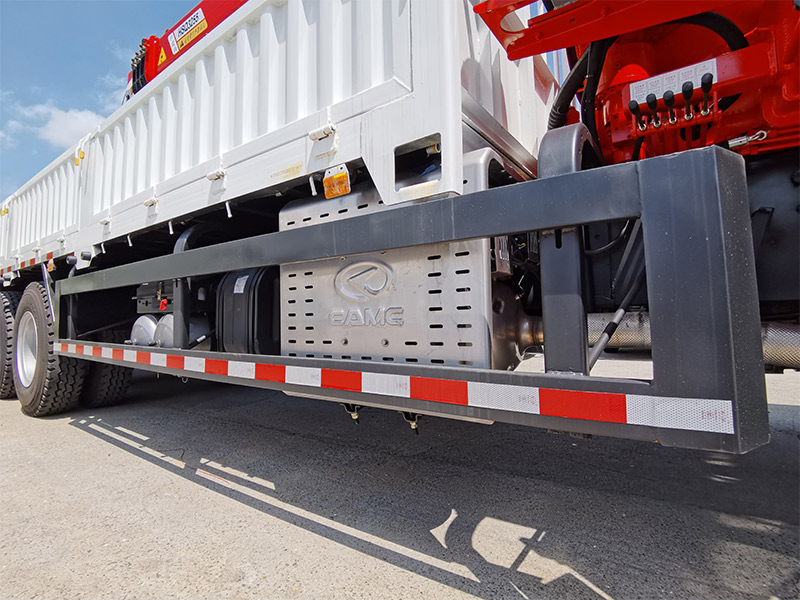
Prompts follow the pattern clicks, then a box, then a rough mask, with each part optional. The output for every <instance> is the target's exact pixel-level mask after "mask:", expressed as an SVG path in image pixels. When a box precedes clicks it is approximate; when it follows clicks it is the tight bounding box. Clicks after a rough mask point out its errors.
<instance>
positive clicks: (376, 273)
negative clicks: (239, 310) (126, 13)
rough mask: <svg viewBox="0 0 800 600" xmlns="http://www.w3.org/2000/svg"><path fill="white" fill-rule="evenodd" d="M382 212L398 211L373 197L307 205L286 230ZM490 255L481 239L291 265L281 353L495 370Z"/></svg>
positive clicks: (293, 212) (294, 209)
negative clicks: (491, 346)
mask: <svg viewBox="0 0 800 600" xmlns="http://www.w3.org/2000/svg"><path fill="white" fill-rule="evenodd" d="M362 206H363V207H364V208H359V207H362ZM345 208H346V209H348V210H347V212H340V211H342V210H343V209H345ZM376 210H391V209H390V208H386V207H384V206H383V205H382V204H379V203H378V198H377V194H374V192H373V193H370V191H367V192H365V193H353V194H350V195H349V196H343V197H340V198H335V199H333V200H323V201H309V200H303V201H298V202H294V203H291V204H289V205H287V206H286V207H285V208H284V209H283V211H282V212H281V215H280V223H281V229H287V228H294V227H298V226H309V225H314V224H317V223H319V222H321V220H322V221H327V220H334V219H342V218H349V217H350V216H356V215H358V214H364V213H366V212H373V211H376ZM353 212H355V214H352V213H353ZM322 215H325V216H322ZM309 216H310V217H311V219H310V220H306V221H305V222H304V219H306V218H307V217H309ZM489 252H490V250H489V244H488V241H485V240H477V241H469V242H457V243H452V244H433V245H429V246H419V247H414V248H401V249H397V250H388V251H384V252H380V253H374V254H362V255H356V256H344V257H335V258H329V259H322V260H316V261H311V262H306V263H296V264H288V265H282V266H281V314H282V317H283V318H282V319H281V329H282V331H281V340H282V353H283V354H284V355H285V356H301V357H314V358H341V359H344V360H363V361H377V362H395V363H397V362H400V363H408V364H418V365H426V364H427V365H447V366H474V367H478V368H489V367H490V363H491V358H490V356H491V355H490V338H489V336H490V323H491V318H490V316H491V314H490V310H491V288H490V285H491V283H490V282H491V274H490V272H489V269H490V268H491V265H490V255H489Z"/></svg>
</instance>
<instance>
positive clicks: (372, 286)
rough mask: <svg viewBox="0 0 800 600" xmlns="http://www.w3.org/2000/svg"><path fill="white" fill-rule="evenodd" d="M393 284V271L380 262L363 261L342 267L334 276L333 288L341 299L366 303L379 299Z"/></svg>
mask: <svg viewBox="0 0 800 600" xmlns="http://www.w3.org/2000/svg"><path fill="white" fill-rule="evenodd" d="M393 283H394V271H392V269H391V268H390V267H389V266H388V265H385V264H383V263H382V262H378V261H374V260H364V261H360V262H356V263H352V264H350V265H347V266H346V267H344V268H343V269H342V270H341V271H339V272H338V273H337V274H336V278H335V279H334V282H333V284H334V286H335V287H336V292H337V293H338V294H339V295H340V296H342V297H343V298H347V299H349V300H358V301H359V302H367V301H368V300H372V299H373V298H380V297H381V296H383V295H385V294H386V292H388V291H389V288H390V287H391V286H392V284H393Z"/></svg>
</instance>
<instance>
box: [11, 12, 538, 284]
mask: <svg viewBox="0 0 800 600" xmlns="http://www.w3.org/2000/svg"><path fill="white" fill-rule="evenodd" d="M472 4H473V3H472V2H471V1H469V0H441V1H438V0H437V1H435V2H432V1H430V0H385V1H382V2H375V1H372V0H251V1H250V2H248V3H247V4H245V5H244V6H242V8H240V9H239V10H238V11H236V12H235V13H234V14H232V15H231V16H230V17H229V18H228V19H227V20H225V21H224V22H223V23H222V24H221V25H220V26H219V27H217V28H216V29H215V30H213V31H212V32H211V33H209V34H208V35H207V36H206V37H205V38H204V39H203V40H202V41H201V42H200V43H198V44H197V45H195V46H194V47H193V48H192V49H191V50H190V51H188V52H187V53H186V54H185V55H183V56H182V57H181V58H180V59H179V60H177V61H176V62H175V63H174V64H173V65H171V66H170V68H168V69H167V70H166V71H165V72H164V73H162V74H161V75H160V76H159V77H157V78H156V79H155V80H154V81H152V82H150V83H148V84H147V85H146V86H145V87H144V89H143V90H141V91H140V92H139V93H138V94H136V95H135V96H134V97H133V98H132V99H131V100H130V101H129V102H127V103H126V104H125V105H123V106H122V107H120V108H119V109H118V110H117V111H116V112H115V113H114V114H112V115H111V116H110V117H109V118H108V119H106V121H105V122H104V123H102V124H101V125H100V126H99V127H98V128H97V129H96V130H95V131H92V132H91V133H90V134H89V135H87V136H86V137H85V138H84V139H83V140H80V141H79V142H78V143H77V144H76V146H75V147H73V148H71V149H69V150H68V151H67V152H65V153H64V154H63V155H62V156H61V157H59V158H58V159H57V160H55V161H54V162H53V163H52V164H51V165H49V166H48V167H47V168H46V169H44V170H43V171H42V172H41V173H40V174H38V175H37V176H36V177H35V178H33V179H32V180H31V181H30V182H28V183H27V184H26V185H25V186H23V187H22V188H21V189H20V190H19V191H18V192H16V193H15V194H13V195H12V196H11V197H10V198H8V199H7V200H6V201H5V202H4V203H3V212H4V213H5V214H4V215H3V217H2V220H0V234H2V239H0V269H2V271H4V272H5V271H9V270H12V271H13V270H16V269H19V268H20V267H21V266H22V267H28V266H30V265H31V264H35V263H37V262H40V261H43V260H45V258H46V257H49V256H56V257H58V256H62V255H64V254H67V253H70V252H75V253H76V254H77V255H78V256H80V255H81V252H82V251H86V250H89V251H92V252H96V251H97V245H99V244H100V243H101V242H104V241H107V240H111V239H119V238H122V237H124V236H126V235H129V234H135V233H136V232H137V231H139V230H141V229H144V228H149V227H152V226H153V225H157V224H160V223H165V222H167V221H169V220H172V219H176V218H180V217H182V216H184V215H187V214H190V213H193V212H196V211H199V210H202V209H204V208H207V207H209V206H212V205H217V204H220V203H224V202H226V201H231V200H235V199H236V198H238V197H240V196H243V195H245V194H249V193H252V192H256V191H259V190H266V189H269V188H275V187H276V186H280V185H282V184H284V183H286V182H289V181H293V180H302V179H303V178H307V177H308V175H309V174H311V173H318V172H321V171H323V170H324V169H326V168H327V167H329V166H333V165H337V164H341V163H345V162H349V161H355V160H363V161H364V163H365V164H366V166H367V167H368V169H369V171H370V174H371V176H372V178H373V180H374V182H375V185H376V187H377V189H378V192H379V193H380V195H381V197H382V198H383V199H384V201H385V203H386V204H394V203H398V202H403V201H406V200H409V199H414V198H419V197H427V196H431V195H438V194H448V193H456V194H457V193H461V191H462V156H463V147H462V146H463V144H464V139H463V132H462V128H463V127H464V126H465V123H466V124H467V126H469V127H470V128H471V129H472V130H474V131H478V132H479V133H480V134H481V136H482V138H481V139H487V140H488V142H487V143H491V145H493V146H495V147H496V148H498V149H499V150H501V151H502V152H504V153H505V154H506V155H507V156H509V157H510V158H511V159H512V160H513V161H515V162H516V163H517V164H520V163H524V165H523V166H524V167H525V168H527V169H528V170H533V167H531V165H532V162H533V161H532V155H533V154H535V152H536V149H537V148H538V142H539V139H540V137H541V135H543V133H544V130H545V121H546V103H547V102H548V99H549V98H550V97H551V94H552V77H551V76H550V74H549V72H548V71H547V68H546V66H545V65H544V62H543V61H541V60H538V59H537V61H534V60H531V59H528V60H523V61H518V62H516V63H512V62H510V61H508V60H507V59H506V58H505V55H504V53H503V52H502V49H501V48H500V47H499V46H498V44H497V43H496V41H495V40H494V38H493V37H492V36H491V34H490V33H489V31H488V29H486V28H485V26H484V25H483V23H482V22H481V21H480V19H479V18H478V17H477V16H476V15H474V14H473V12H472ZM54 60H55V57H54ZM331 125H332V126H333V127H332V128H330V127H329V126H331ZM326 128H330V129H333V133H331V134H330V135H327V136H324V137H323V134H322V133H321V132H324V131H325V130H326ZM426 139H436V140H440V141H441V147H442V171H441V177H440V179H439V180H437V181H432V182H426V183H424V184H421V185H416V186H410V187H406V188H400V189H396V185H395V173H394V165H395V162H394V154H395V149H396V148H398V147H401V148H402V147H404V146H408V145H412V146H413V144H414V143H415V142H417V141H419V140H426ZM525 168H523V171H524V170H525ZM86 264H88V263H86V262H85V261H83V260H79V264H78V266H79V268H80V267H83V266H86Z"/></svg>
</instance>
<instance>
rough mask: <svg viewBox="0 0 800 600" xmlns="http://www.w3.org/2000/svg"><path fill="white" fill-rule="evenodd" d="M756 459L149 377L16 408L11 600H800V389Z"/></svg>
mask: <svg viewBox="0 0 800 600" xmlns="http://www.w3.org/2000/svg"><path fill="white" fill-rule="evenodd" d="M768 388H769V390H770V420H771V426H772V441H771V443H770V444H769V445H767V446H765V447H762V448H759V449H757V450H755V451H753V452H751V453H749V454H746V455H743V456H734V455H728V454H722V453H717V452H701V451H691V450H681V449H672V448H664V447H661V446H658V445H655V444H648V443H643V442H633V441H627V440H616V439H610V438H594V439H592V440H585V439H577V438H573V437H570V436H568V435H559V434H551V433H547V432H544V431H541V430H536V429H531V428H527V427H521V426H513V425H505V424H494V425H491V426H487V425H480V424H474V423H466V422H460V421H451V420H445V419H437V418H430V417H428V418H424V419H423V420H422V421H421V424H420V434H419V435H414V434H413V432H412V431H411V430H410V428H409V427H408V425H407V424H406V423H405V422H404V421H403V419H402V418H401V416H400V415H398V414H396V413H393V412H389V411H383V410H377V409H374V410H369V409H367V410H364V411H363V412H362V413H361V422H360V425H356V424H355V423H354V422H353V421H352V420H351V419H350V417H349V416H348V415H347V413H346V412H345V411H344V410H343V409H342V408H341V407H340V406H338V405H336V404H333V403H327V402H322V401H316V400H310V399H301V398H291V397H288V396H286V395H284V394H281V393H274V392H266V391H263V390H254V389H247V388H239V387H232V386H225V385H222V384H213V383H206V382H198V381H190V382H188V383H185V384H184V383H181V382H180V381H179V380H177V379H175V378H172V377H161V378H160V379H156V378H155V377H154V376H153V375H148V374H139V375H137V376H136V377H135V378H134V380H133V382H132V384H131V388H130V393H129V400H128V401H127V402H126V403H125V404H123V405H120V406H117V407H113V408H108V409H103V410H97V411H78V412H74V413H71V414H68V415H64V416H61V417H53V418H48V419H38V420H37V419H31V418H28V417H25V416H23V415H22V414H21V412H20V411H19V407H18V404H17V402H16V401H3V402H0V453H1V454H0V455H1V456H2V460H0V481H2V487H0V598H3V599H5V598H8V599H12V598H13V599H16V598H53V599H59V600H61V599H67V598H74V599H78V598H81V599H82V598H102V599H116V598H126V599H132V598H154V599H159V600H161V599H165V598H186V599H200V598H209V599H217V598H313V599H319V598H436V599H439V598H462V597H469V596H475V597H478V598H487V599H488V598H514V599H519V598H521V599H529V600H533V599H534V598H536V599H539V598H542V599H559V600H560V599H573V598H575V599H582V598H591V599H596V598H603V599H608V598H615V599H627V598H642V599H648V600H649V599H660V598H680V599H682V598H686V599H699V598H724V599H726V600H728V599H730V600H734V599H739V598H742V599H744V598H761V599H772V598H779V599H781V600H788V599H790V598H798V597H799V596H800V587H798V585H799V584H798V575H799V573H800V559H799V558H798V551H799V547H800V546H799V543H798V536H799V532H800V530H799V529H798V523H799V521H800V475H799V473H800V458H799V457H800V401H798V399H799V398H800V373H796V372H787V373H785V374H782V375H769V376H768Z"/></svg>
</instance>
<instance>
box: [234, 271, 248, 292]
mask: <svg viewBox="0 0 800 600" xmlns="http://www.w3.org/2000/svg"><path fill="white" fill-rule="evenodd" d="M248 277H250V276H249V275H242V276H240V277H237V278H236V283H234V284H233V293H234V294H244V286H245V285H246V284H247V279H248Z"/></svg>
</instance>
